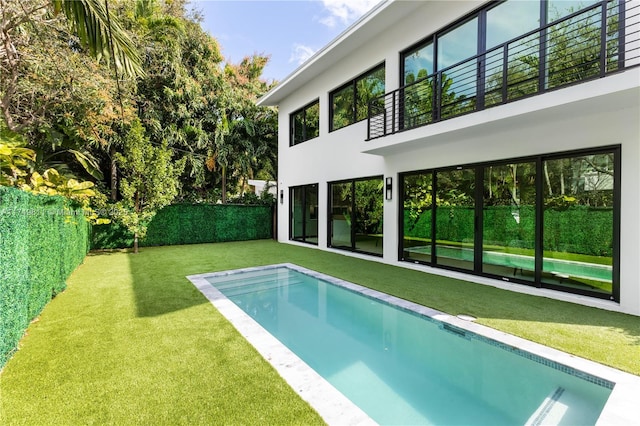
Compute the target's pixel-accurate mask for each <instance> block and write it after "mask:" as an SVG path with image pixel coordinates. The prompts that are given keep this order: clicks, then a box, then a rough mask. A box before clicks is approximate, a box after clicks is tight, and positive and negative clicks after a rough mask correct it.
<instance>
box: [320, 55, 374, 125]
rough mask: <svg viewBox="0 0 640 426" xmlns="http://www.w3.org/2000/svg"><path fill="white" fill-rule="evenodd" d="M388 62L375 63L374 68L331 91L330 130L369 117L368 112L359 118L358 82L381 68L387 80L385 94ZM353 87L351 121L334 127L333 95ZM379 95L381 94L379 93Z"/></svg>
mask: <svg viewBox="0 0 640 426" xmlns="http://www.w3.org/2000/svg"><path fill="white" fill-rule="evenodd" d="M385 66H386V63H385V62H384V61H383V62H381V63H379V64H377V65H375V66H374V67H372V68H369V69H368V70H367V71H365V72H363V73H362V74H360V75H358V76H357V77H355V78H354V79H352V80H350V81H348V82H347V83H345V84H343V85H341V86H340V87H338V88H336V89H333V90H332V91H330V92H329V132H334V131H336V130H340V129H344V128H345V127H349V126H351V125H352V124H356V123H359V122H360V121H365V120H367V118H368V114H367V115H365V116H364V118H361V119H360V120H358V119H357V118H358V109H357V104H358V103H357V99H358V96H357V90H358V82H360V81H361V80H363V79H365V78H367V77H368V76H369V75H371V74H373V73H375V72H377V71H380V70H381V69H382V70H384V71H385V81H384V87H383V88H382V93H381V94H380V95H382V94H384V91H385V90H386V85H387V84H386V83H387V82H386V68H385ZM349 87H351V89H352V91H353V104H352V105H351V111H352V116H351V122H350V123H348V124H345V125H344V126H340V127H334V126H333V117H334V107H333V97H334V95H336V94H337V93H338V92H341V91H343V90H344V89H347V88H349ZM377 96H379V95H377ZM377 96H374V97H373V98H371V99H369V100H368V101H367V104H368V102H370V101H371V100H372V99H374V98H376V97H377Z"/></svg>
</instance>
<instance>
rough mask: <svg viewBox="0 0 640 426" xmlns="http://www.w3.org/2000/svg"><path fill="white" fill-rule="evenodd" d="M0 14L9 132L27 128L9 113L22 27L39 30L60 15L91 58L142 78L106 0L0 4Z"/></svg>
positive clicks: (0, 98)
mask: <svg viewBox="0 0 640 426" xmlns="http://www.w3.org/2000/svg"><path fill="white" fill-rule="evenodd" d="M0 10H2V13H1V14H0V73H1V74H2V84H0V111H1V112H2V117H3V118H4V121H5V124H6V125H7V127H8V128H9V129H10V130H13V131H19V130H21V129H22V128H24V127H26V126H28V125H29V124H31V123H19V122H15V121H14V119H13V117H12V113H11V111H12V110H13V109H14V106H15V105H14V102H15V101H16V100H15V99H14V95H15V93H16V88H17V87H18V83H19V81H18V80H19V78H20V70H21V68H20V66H21V48H22V47H24V43H25V40H22V39H21V34H20V27H21V26H22V25H24V24H26V23H31V24H32V25H33V26H34V27H36V28H42V27H43V26H42V25H39V24H42V23H43V22H45V21H46V20H47V19H48V17H50V16H51V14H53V15H56V14H59V13H63V14H64V15H65V17H66V18H67V20H68V21H69V23H70V24H71V27H72V29H73V31H74V32H75V33H76V34H77V36H78V39H79V41H80V43H81V44H82V46H83V47H85V48H86V49H87V50H88V51H89V53H90V54H91V55H92V56H94V57H95V58H97V59H98V60H101V59H104V60H105V61H106V62H107V63H108V64H111V63H113V64H114V65H115V67H116V72H117V73H118V72H119V73H120V75H123V76H128V77H135V76H139V75H143V74H144V71H143V69H142V66H141V65H140V57H139V55H138V52H137V50H136V48H135V46H134V44H133V41H132V40H131V38H130V37H129V35H128V34H127V32H126V31H125V30H124V29H123V28H122V26H121V25H120V23H119V21H118V20H117V19H116V17H115V16H113V15H112V14H111V13H110V11H109V3H108V0H40V1H33V2H23V1H21V0H0Z"/></svg>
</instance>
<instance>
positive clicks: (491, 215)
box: [404, 206, 613, 257]
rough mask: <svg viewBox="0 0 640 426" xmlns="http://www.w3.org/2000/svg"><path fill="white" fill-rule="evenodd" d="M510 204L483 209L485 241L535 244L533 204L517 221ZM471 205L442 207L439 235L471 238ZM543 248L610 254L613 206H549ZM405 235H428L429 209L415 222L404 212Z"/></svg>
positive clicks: (461, 238)
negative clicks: (557, 207)
mask: <svg viewBox="0 0 640 426" xmlns="http://www.w3.org/2000/svg"><path fill="white" fill-rule="evenodd" d="M511 213H512V208H511V207H509V206H495V207H488V208H486V209H485V210H484V215H485V223H487V224H489V223H490V224H491V226H490V227H487V228H486V229H485V230H484V238H485V240H486V241H487V243H488V244H495V245H501V244H504V243H511V245H513V242H514V240H515V241H517V242H518V244H519V247H521V248H528V249H533V248H534V244H535V242H534V238H533V236H534V235H535V211H534V208H533V207H530V206H524V207H521V208H520V211H519V214H520V218H519V220H520V223H518V222H516V220H515V219H514V217H513V216H512V214H511ZM473 217H474V209H473V208H468V207H444V208H442V209H441V210H440V212H439V214H438V216H437V217H436V227H437V229H438V239H439V240H447V241H472V240H473V232H474V221H473ZM543 231H544V232H543V238H544V249H545V250H550V251H560V252H564V251H567V252H571V253H579V254H586V255H593V256H609V257H610V256H612V255H613V253H612V251H611V250H612V247H613V244H612V241H611V238H612V235H613V209H610V208H592V207H587V206H574V207H569V208H567V209H549V210H546V211H545V212H544V228H543ZM404 235H405V237H416V238H425V239H430V238H431V211H430V210H427V211H425V212H423V213H422V214H421V215H420V217H419V218H418V220H417V221H415V223H414V222H413V221H412V220H411V218H410V217H409V212H408V211H405V213H404Z"/></svg>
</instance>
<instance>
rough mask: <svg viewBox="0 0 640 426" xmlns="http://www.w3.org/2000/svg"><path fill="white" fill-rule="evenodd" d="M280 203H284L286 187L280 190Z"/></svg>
mask: <svg viewBox="0 0 640 426" xmlns="http://www.w3.org/2000/svg"><path fill="white" fill-rule="evenodd" d="M280 204H284V189H281V190H280Z"/></svg>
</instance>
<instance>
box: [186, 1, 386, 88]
mask: <svg viewBox="0 0 640 426" xmlns="http://www.w3.org/2000/svg"><path fill="white" fill-rule="evenodd" d="M379 1H380V0H192V1H191V2H190V5H191V6H192V7H193V8H195V9H196V10H198V11H200V13H201V14H202V16H203V19H204V20H203V22H202V27H203V28H204V29H205V30H206V31H208V32H209V34H211V35H212V36H213V37H215V39H216V40H218V43H219V44H220V47H221V49H222V54H223V55H224V57H225V59H226V61H228V62H231V63H239V62H240V61H242V59H243V58H244V57H245V56H250V55H253V54H254V53H258V54H265V55H268V56H270V60H269V63H268V64H267V66H266V67H265V70H264V72H263V74H262V75H263V78H265V79H266V80H268V81H272V80H277V81H282V80H283V79H284V78H285V77H286V76H288V75H289V74H290V73H291V72H293V71H294V70H295V69H296V68H298V66H300V65H301V64H302V63H303V62H304V61H305V60H306V59H308V58H309V57H310V56H311V55H313V53H315V52H317V51H318V50H320V49H321V48H323V47H324V46H325V45H327V44H328V43H329V42H330V41H331V40H333V39H334V38H335V37H337V36H338V35H339V34H340V33H341V32H342V31H344V30H345V29H346V28H347V27H348V26H349V25H350V24H352V23H353V22H355V21H356V20H357V19H358V18H360V17H361V16H362V15H363V14H365V13H366V12H367V11H369V10H371V8H373V6H375V5H376V4H377V3H378V2H379Z"/></svg>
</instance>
